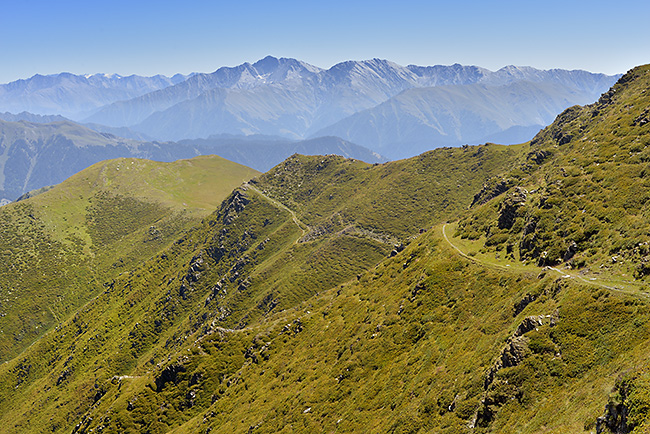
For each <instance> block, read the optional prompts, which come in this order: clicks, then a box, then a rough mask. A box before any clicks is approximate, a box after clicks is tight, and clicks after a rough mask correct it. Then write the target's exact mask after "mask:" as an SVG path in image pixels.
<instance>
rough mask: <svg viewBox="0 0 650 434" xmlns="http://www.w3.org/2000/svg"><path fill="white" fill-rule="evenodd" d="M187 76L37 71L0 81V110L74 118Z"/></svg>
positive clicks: (161, 87) (84, 115)
mask: <svg viewBox="0 0 650 434" xmlns="http://www.w3.org/2000/svg"><path fill="white" fill-rule="evenodd" d="M187 77H188V76H186V75H182V74H176V75H174V76H173V77H165V76H164V75H156V76H153V77H141V76H138V75H130V76H128V77H123V76H121V75H118V74H92V75H90V74H89V75H75V74H70V73H66V72H64V73H61V74H54V75H40V74H37V75H34V76H33V77H31V78H28V79H25V80H17V81H13V82H11V83H7V84H3V85H0V101H1V103H0V105H1V107H2V109H0V111H8V112H12V113H20V112H23V111H27V112H30V113H34V114H40V115H62V116H65V117H68V118H71V119H75V120H78V119H81V118H83V117H86V116H88V115H90V114H91V113H92V112H93V111H95V110H96V109H98V108H99V107H101V106H104V105H106V104H110V103H112V102H115V101H120V100H125V99H130V98H134V97H136V96H139V95H143V94H145V93H149V92H153V91H155V90H158V89H163V88H166V87H169V86H172V85H174V84H177V83H180V82H182V81H184V80H185V79H187Z"/></svg>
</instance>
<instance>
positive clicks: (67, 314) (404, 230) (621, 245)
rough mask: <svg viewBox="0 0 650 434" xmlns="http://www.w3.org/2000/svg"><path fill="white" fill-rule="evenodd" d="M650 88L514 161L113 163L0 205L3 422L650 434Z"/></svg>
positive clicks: (81, 428)
mask: <svg viewBox="0 0 650 434" xmlns="http://www.w3.org/2000/svg"><path fill="white" fill-rule="evenodd" d="M649 90H650V65H646V66H642V67H638V68H635V69H633V70H631V71H629V72H628V73H626V74H625V76H623V77H621V79H620V80H618V82H617V83H616V84H615V85H614V87H612V88H611V90H609V91H608V92H606V93H604V94H603V95H602V96H601V97H600V98H599V99H598V101H597V102H595V103H593V104H590V105H587V106H583V107H580V106H574V107H570V108H569V109H567V110H565V111H563V112H562V113H561V114H560V115H558V116H557V117H556V119H555V121H554V122H553V123H552V124H551V125H549V126H548V127H546V128H544V129H543V130H542V131H540V132H539V133H538V134H537V135H536V136H535V138H534V139H533V140H531V141H528V142H526V143H522V144H518V145H513V146H503V145H496V144H491V143H489V144H484V145H479V146H463V147H456V148H449V147H447V148H439V149H434V150H432V151H429V152H426V153H423V154H421V155H418V156H415V157H412V158H409V159H403V160H399V161H391V162H387V163H385V164H367V163H364V162H361V161H357V160H350V159H345V158H342V157H339V156H333V155H330V156H315V157H307V156H301V155H293V156H292V157H290V158H288V159H286V160H285V161H284V162H282V163H281V164H278V165H276V166H275V167H274V168H272V169H271V170H269V171H268V172H266V173H264V174H256V173H255V172H253V171H250V170H248V169H246V168H244V167H241V166H237V165H234V164H232V163H229V162H227V161H224V160H222V159H219V158H217V157H199V158H195V159H192V160H189V161H179V162H176V163H173V164H162V163H154V162H148V161H143V160H134V159H129V160H125V159H118V160H113V161H108V162H103V163H100V164H97V165H95V166H93V167H91V168H89V169H86V170H84V171H82V172H80V173H78V174H77V175H75V176H74V177H72V178H70V179H69V180H67V181H66V182H65V183H62V184H60V185H58V186H55V187H53V188H52V189H51V190H49V191H48V192H46V193H44V194H41V195H37V196H34V197H31V198H28V199H26V200H25V201H21V202H18V203H13V204H10V205H8V206H6V207H3V208H1V209H0V222H2V225H0V231H1V232H2V234H3V235H2V237H0V257H2V260H0V276H3V278H2V279H0V361H2V362H3V363H0V433H4V432H7V433H12V434H13V433H15V432H20V433H21V434H22V433H44V432H49V433H76V434H90V433H98V432H104V433H109V432H110V433H113V432H116V433H117V432H119V433H133V434H136V433H145V432H149V433H152V434H153V433H156V434H165V433H175V434H185V433H187V434H190V433H192V434H193V433H208V432H210V433H226V434H230V433H240V432H248V433H254V434H275V433H282V432H291V433H314V432H337V433H343V432H347V433H359V432H364V433H365V432H372V433H403V434H404V433H413V434H416V433H417V434H424V433H431V432H440V433H445V434H468V433H471V434H488V433H498V434H539V433H584V434H588V433H589V434H593V433H594V432H596V433H599V434H643V433H646V432H647V431H648V427H650V412H649V411H648V409H649V408H650V359H649V357H648V348H649V347H650V293H649V292H648V282H649V281H650V219H648V216H649V215H650V175H649V171H648V163H649V162H650V140H649V139H650V92H649ZM52 125H56V124H45V125H41V126H42V127H44V128H52ZM220 139H229V138H228V137H223V136H222V137H213V138H212V139H210V140H216V141H218V140H220ZM247 139H248V140H253V138H252V137H249V138H247ZM242 140H243V139H242ZM336 140H339V139H336ZM251 176H255V178H253V179H250V177H251ZM242 179H248V181H246V182H244V183H243V184H240V182H241V180H242ZM233 185H239V187H236V188H235V189H234V190H232V191H231V192H230V193H227V191H228V190H229V188H230V187H232V186H233ZM217 198H225V199H224V200H223V201H222V202H221V204H220V205H217V203H216V202H215V200H217ZM210 210H213V212H210Z"/></svg>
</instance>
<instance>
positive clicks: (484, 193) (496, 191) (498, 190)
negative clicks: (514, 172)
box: [470, 178, 512, 208]
mask: <svg viewBox="0 0 650 434" xmlns="http://www.w3.org/2000/svg"><path fill="white" fill-rule="evenodd" d="M511 186H512V182H511V181H510V180H507V179H504V178H500V179H491V180H489V181H488V182H486V183H485V184H483V188H481V191H479V192H478V193H476V194H475V195H474V199H473V200H472V204H471V205H470V208H472V207H473V206H475V205H483V204H484V203H486V202H488V201H490V200H491V199H493V198H495V197H497V196H498V195H500V194H503V193H505V192H506V191H508V189H509V188H510V187H511Z"/></svg>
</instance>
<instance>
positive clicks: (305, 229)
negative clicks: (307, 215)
mask: <svg viewBox="0 0 650 434" xmlns="http://www.w3.org/2000/svg"><path fill="white" fill-rule="evenodd" d="M244 188H245V189H251V190H253V191H254V192H256V193H257V194H259V195H260V196H262V197H263V198H265V199H266V200H268V201H269V202H271V203H272V204H273V205H275V206H277V207H278V208H282V209H283V210H285V211H287V212H288V213H289V214H291V218H292V219H293V222H294V223H295V224H296V226H298V227H299V228H300V230H301V231H302V236H303V237H304V236H305V235H306V234H307V232H308V229H309V226H308V225H306V224H305V223H303V222H302V221H300V219H299V218H298V216H297V215H296V213H295V212H294V211H293V210H292V209H290V208H288V207H287V206H286V205H285V204H283V203H282V202H278V201H277V200H275V199H273V198H272V197H269V196H267V195H266V194H265V193H264V192H262V191H261V190H260V189H259V188H257V187H255V186H253V185H251V184H249V183H248V182H246V183H244ZM301 238H302V237H301Z"/></svg>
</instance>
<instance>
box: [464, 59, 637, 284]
mask: <svg viewBox="0 0 650 434" xmlns="http://www.w3.org/2000/svg"><path fill="white" fill-rule="evenodd" d="M648 89H650V67H648V66H644V67H638V68H635V69H633V70H632V71H630V72H629V73H627V74H626V75H625V76H623V77H622V78H621V80H620V81H619V82H618V83H617V84H616V85H615V86H614V87H613V88H612V89H611V90H610V91H609V92H607V93H606V94H604V95H603V97H601V99H600V100H599V101H598V102H597V103H595V104H593V105H589V106H585V107H572V108H570V109H568V110H567V111H565V112H564V113H562V114H561V115H560V116H558V118H557V120H556V121H555V122H554V123H553V124H552V125H550V126H549V127H547V128H546V129H544V130H543V131H541V132H540V133H539V134H538V135H537V136H536V137H535V139H534V140H533V141H532V142H531V145H530V149H531V151H530V153H529V154H528V158H527V161H526V162H525V163H524V164H523V165H521V166H520V167H518V168H517V169H515V170H513V171H511V172H510V173H507V174H505V175H503V177H502V180H503V184H504V185H505V186H506V187H509V188H510V190H509V191H508V193H507V194H506V195H503V196H500V197H499V198H498V199H495V200H493V201H491V202H488V203H487V204H485V205H484V206H483V209H477V210H476V211H475V212H473V213H472V214H471V215H469V216H468V217H467V218H465V219H464V220H462V221H461V222H460V232H459V233H460V234H461V235H462V236H463V237H466V238H470V239H477V238H479V237H480V236H485V237H486V242H485V247H484V248H485V250H487V251H491V252H493V253H494V252H496V253H497V254H501V255H509V256H511V257H513V258H515V259H521V260H527V261H534V262H536V263H539V264H542V265H557V264H560V263H566V264H567V265H568V266H570V267H572V268H581V269H584V272H585V273H586V274H588V275H591V276H595V277H598V276H602V277H606V276H612V275H618V276H620V277H622V278H625V279H628V280H630V279H644V278H645V277H646V276H647V275H648V274H650V266H649V265H648V264H649V261H650V248H649V247H648V243H649V242H650V238H649V236H648V234H649V233H650V232H649V230H650V226H649V225H648V215H649V212H650V211H649V208H648V207H649V206H650V202H649V201H648V199H649V198H650V183H649V182H648V177H647V176H646V175H647V173H646V172H647V171H648V168H647V163H648V161H650V158H649V157H648V155H650V123H649V120H650V117H649V116H650V115H649V114H648V107H650V94H649V93H648V92H647V90H648Z"/></svg>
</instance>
